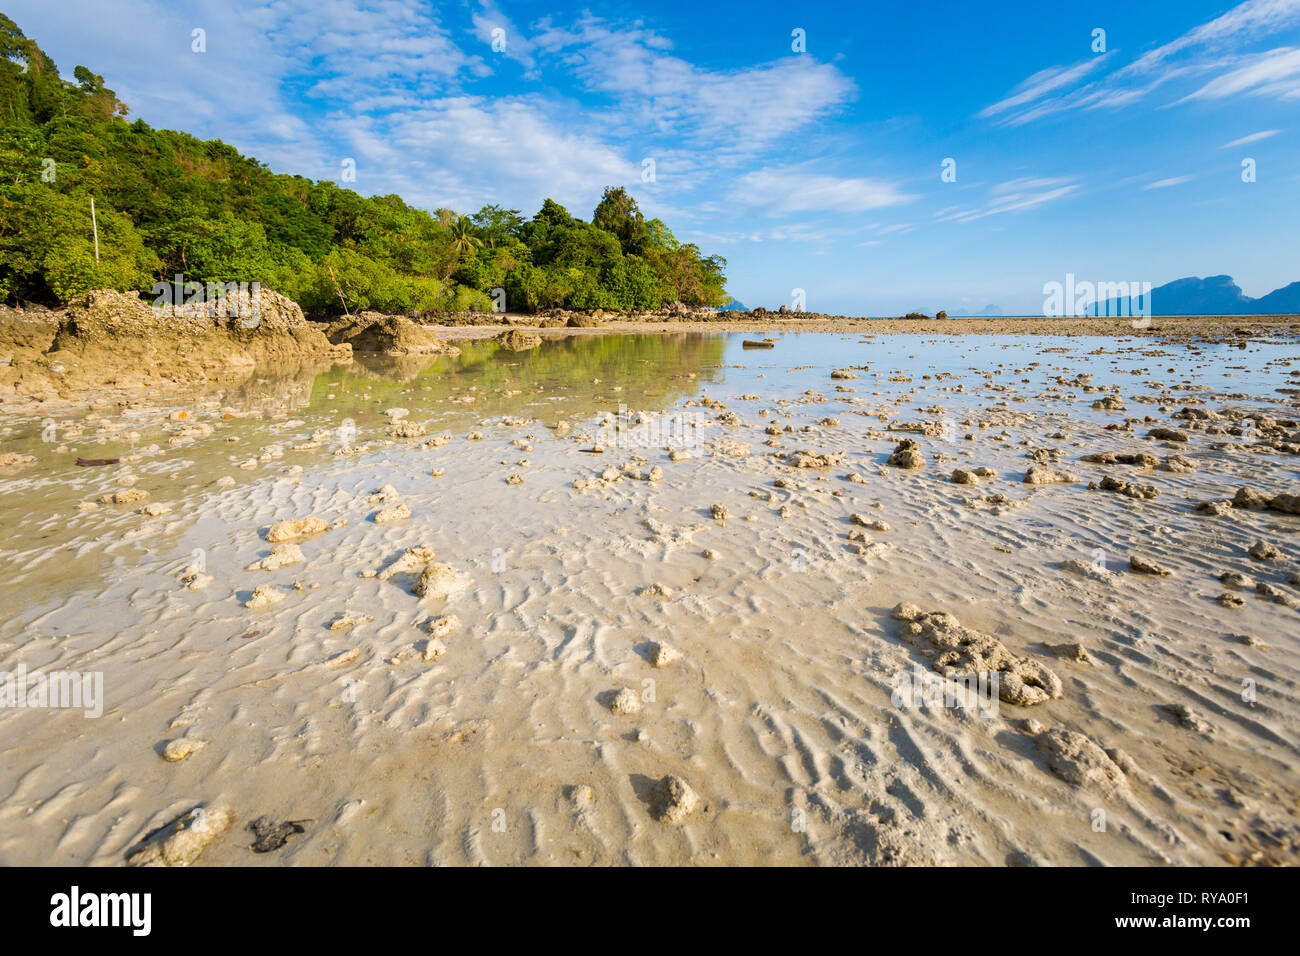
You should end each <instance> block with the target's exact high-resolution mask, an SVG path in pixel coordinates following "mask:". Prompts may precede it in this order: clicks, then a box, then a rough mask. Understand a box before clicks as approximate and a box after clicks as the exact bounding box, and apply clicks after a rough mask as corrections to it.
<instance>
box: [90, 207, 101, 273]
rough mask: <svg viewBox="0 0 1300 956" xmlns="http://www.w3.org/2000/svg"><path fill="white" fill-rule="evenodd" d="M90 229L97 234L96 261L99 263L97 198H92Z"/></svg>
mask: <svg viewBox="0 0 1300 956" xmlns="http://www.w3.org/2000/svg"><path fill="white" fill-rule="evenodd" d="M90 228H91V231H93V232H94V233H95V261H96V262H98V261H99V225H98V223H96V222H95V197H94V196H91V197H90Z"/></svg>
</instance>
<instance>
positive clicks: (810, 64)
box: [534, 17, 856, 154]
mask: <svg viewBox="0 0 1300 956" xmlns="http://www.w3.org/2000/svg"><path fill="white" fill-rule="evenodd" d="M534 44H535V46H536V48H537V49H538V50H540V51H545V52H546V53H549V54H553V55H556V56H558V57H560V58H561V60H562V62H563V64H564V65H565V66H566V67H567V68H568V69H569V70H571V71H572V72H573V74H574V75H576V76H577V77H578V78H579V79H580V81H581V82H582V83H584V84H585V86H586V87H587V88H588V89H589V90H592V91H595V92H600V93H604V94H607V95H609V96H611V97H613V98H614V99H615V100H616V101H617V102H618V104H619V106H620V108H621V110H622V111H623V112H624V113H625V114H626V115H629V116H632V117H634V118H635V119H636V120H637V121H638V122H639V124H640V125H642V126H644V127H647V128H651V129H658V130H660V131H662V132H664V133H668V132H672V133H673V134H674V135H677V136H682V137H685V138H687V139H689V140H692V141H697V142H699V143H701V144H705V143H707V144H708V145H709V146H710V148H712V149H714V150H716V151H718V152H719V153H721V154H734V153H738V152H748V151H752V150H755V149H761V148H763V147H766V146H768V145H771V144H772V143H775V142H777V141H778V140H780V139H782V138H783V137H787V136H789V135H791V134H793V133H795V132H797V131H798V130H800V129H802V128H804V127H807V126H809V125H811V124H812V123H814V122H815V121H816V120H817V119H819V118H820V117H822V116H824V115H825V114H826V113H827V112H828V111H830V110H832V109H834V108H835V107H837V106H840V105H842V104H843V103H845V102H847V101H848V100H849V99H850V98H851V97H852V96H853V95H854V93H855V91H856V87H855V85H854V83H853V81H852V80H851V79H850V78H849V77H848V76H847V75H845V74H844V73H843V72H842V71H841V70H840V69H839V68H838V67H836V66H834V65H832V64H828V63H822V62H819V61H817V60H816V59H813V58H812V57H811V56H807V55H804V56H786V57H782V58H780V59H777V60H773V61H771V62H768V63H759V64H755V65H753V66H747V67H742V68H739V69H731V70H714V69H706V68H702V67H699V66H696V65H694V64H692V63H690V62H688V61H686V60H684V59H682V58H681V57H678V56H675V55H673V54H672V53H671V52H670V50H671V48H672V44H671V42H670V41H669V40H667V39H666V38H665V37H662V36H660V35H659V34H657V33H654V32H653V31H651V30H648V29H646V28H644V27H642V26H639V25H635V24H634V25H632V26H630V27H623V26H618V25H615V24H611V23H609V22H607V21H605V20H601V19H598V18H595V17H586V18H584V19H583V20H581V21H579V23H578V24H577V25H576V26H575V27H573V28H572V29H560V28H556V27H552V28H549V29H546V30H545V31H544V32H542V33H541V34H539V35H538V36H537V37H536V38H535V39H534Z"/></svg>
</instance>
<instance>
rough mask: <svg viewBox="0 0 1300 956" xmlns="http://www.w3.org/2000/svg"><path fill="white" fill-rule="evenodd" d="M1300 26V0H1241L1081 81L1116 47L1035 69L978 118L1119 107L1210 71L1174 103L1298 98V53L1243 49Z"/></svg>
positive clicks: (1012, 119) (1007, 122)
mask: <svg viewBox="0 0 1300 956" xmlns="http://www.w3.org/2000/svg"><path fill="white" fill-rule="evenodd" d="M1297 24H1300V0H1245V2H1244V3H1240V4H1238V5H1237V6H1236V7H1233V8H1232V9H1231V10H1229V11H1228V12H1227V13H1225V14H1223V15H1222V16H1219V17H1216V18H1215V19H1213V20H1210V21H1207V22H1206V23H1202V24H1200V25H1199V26H1197V27H1195V28H1193V29H1191V30H1188V31H1187V32H1185V33H1184V34H1182V35H1181V36H1179V37H1177V38H1176V39H1174V40H1171V41H1169V42H1167V43H1164V44H1162V45H1160V46H1158V47H1156V48H1154V49H1152V50H1148V51H1147V52H1146V53H1144V54H1142V55H1141V56H1139V57H1138V58H1137V59H1135V60H1133V61H1132V62H1130V63H1128V64H1127V65H1125V66H1122V67H1119V68H1116V69H1113V70H1111V71H1110V72H1108V73H1105V74H1104V75H1102V76H1099V77H1097V78H1096V79H1093V80H1090V81H1088V82H1083V81H1084V80H1085V79H1086V78H1087V77H1088V76H1089V75H1090V74H1093V73H1094V72H1095V71H1096V70H1097V68H1098V67H1110V66H1112V65H1113V62H1112V60H1111V59H1110V58H1111V57H1112V55H1113V54H1114V52H1115V51H1111V52H1110V53H1106V54H1103V55H1100V56H1095V57H1093V58H1092V59H1089V60H1084V61H1081V62H1078V63H1075V64H1072V65H1070V66H1053V67H1048V68H1046V69H1043V70H1039V71H1038V72H1037V73H1034V74H1033V75H1032V76H1030V77H1029V78H1028V79H1026V80H1024V81H1023V82H1022V83H1020V84H1019V85H1018V86H1017V87H1016V88H1015V89H1013V90H1012V91H1011V93H1010V94H1008V95H1007V96H1006V97H1004V98H1003V99H1001V100H999V101H998V102H996V103H994V104H992V105H991V106H987V107H985V108H984V109H983V110H981V111H980V113H979V115H980V116H981V117H983V118H985V119H994V120H995V121H996V122H998V123H999V124H1001V125H1004V126H1021V125H1024V124H1026V123H1030V122H1033V121H1035V120H1038V119H1042V118H1043V117H1045V116H1050V115H1052V114H1055V113H1062V112H1065V111H1068V110H1076V109H1089V110H1095V109H1119V108H1121V107H1124V106H1128V105H1130V104H1132V103H1135V102H1137V101H1139V100H1142V99H1145V98H1146V97H1148V96H1149V95H1150V94H1151V93H1153V92H1154V91H1155V90H1157V89H1160V88H1162V87H1166V86H1170V85H1171V84H1174V83H1180V82H1183V83H1185V82H1186V81H1187V80H1191V79H1195V78H1197V77H1205V76H1206V75H1210V74H1214V75H1213V77H1212V78H1211V79H1209V80H1203V81H1202V85H1201V86H1200V87H1199V88H1198V89H1196V90H1194V91H1192V92H1190V93H1188V94H1186V95H1184V96H1183V97H1182V98H1181V99H1179V100H1177V102H1186V101H1188V100H1193V99H1203V100H1205V99H1208V100H1218V99H1225V98H1227V97H1230V96H1236V95H1241V94H1245V93H1254V94H1259V95H1268V96H1274V97H1276V98H1279V99H1293V98H1298V97H1300V51H1297V50H1295V49H1293V48H1290V47H1281V48H1278V49H1275V50H1270V51H1266V52H1262V53H1260V52H1250V51H1248V50H1247V49H1246V48H1247V47H1248V46H1249V45H1251V44H1255V43H1258V42H1260V41H1262V40H1265V39H1267V38H1268V37H1270V36H1272V35H1274V34H1276V33H1277V32H1279V31H1281V30H1284V29H1288V28H1291V27H1294V26H1296V25H1297Z"/></svg>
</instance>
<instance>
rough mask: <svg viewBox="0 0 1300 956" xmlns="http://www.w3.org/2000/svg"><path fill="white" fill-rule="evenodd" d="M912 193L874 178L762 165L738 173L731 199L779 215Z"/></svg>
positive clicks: (854, 208)
mask: <svg viewBox="0 0 1300 956" xmlns="http://www.w3.org/2000/svg"><path fill="white" fill-rule="evenodd" d="M914 198H915V197H914V196H909V195H907V194H906V193H904V192H902V191H901V190H900V189H899V188H898V187H897V186H895V185H894V184H893V183H887V182H883V181H881V180H876V179H866V178H853V179H839V178H836V177H834V176H827V175H824V174H815V173H810V172H808V171H807V170H806V169H804V168H799V167H782V168H763V169H756V170H754V171H752V172H749V173H745V174H744V175H743V176H740V177H738V178H737V179H736V180H735V183H734V185H733V187H732V189H731V191H730V199H731V201H733V202H735V203H738V204H741V205H744V206H748V207H751V208H758V209H765V210H767V211H768V212H769V213H770V214H773V215H779V214H786V213H795V212H814V211H819V212H845V213H851V212H866V211H867V210H869V209H879V208H881V207H882V206H895V205H898V204H900V203H906V202H910V201H911V200H912V199H914Z"/></svg>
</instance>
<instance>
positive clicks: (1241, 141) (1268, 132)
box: [1219, 129, 1282, 149]
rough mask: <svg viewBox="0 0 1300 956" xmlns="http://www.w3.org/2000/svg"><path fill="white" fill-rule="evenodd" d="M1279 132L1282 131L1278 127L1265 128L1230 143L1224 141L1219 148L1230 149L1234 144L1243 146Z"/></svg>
mask: <svg viewBox="0 0 1300 956" xmlns="http://www.w3.org/2000/svg"><path fill="white" fill-rule="evenodd" d="M1280 132H1282V131H1281V130H1280V129H1266V130H1263V131H1262V132H1259V133H1251V134H1250V135H1249V136H1243V137H1241V138H1240V139H1234V140H1233V141H1232V142H1231V143H1224V144H1223V145H1222V146H1220V147H1219V149H1231V148H1232V147H1234V146H1245V145H1246V144H1247V143H1258V142H1259V141H1260V140H1261V139H1268V138H1269V137H1270V136H1276V135H1277V134H1278V133H1280Z"/></svg>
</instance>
